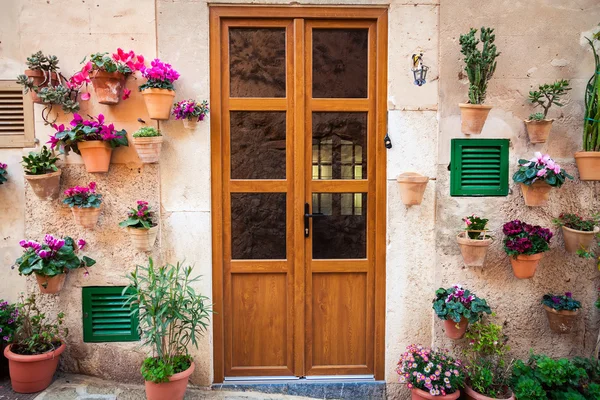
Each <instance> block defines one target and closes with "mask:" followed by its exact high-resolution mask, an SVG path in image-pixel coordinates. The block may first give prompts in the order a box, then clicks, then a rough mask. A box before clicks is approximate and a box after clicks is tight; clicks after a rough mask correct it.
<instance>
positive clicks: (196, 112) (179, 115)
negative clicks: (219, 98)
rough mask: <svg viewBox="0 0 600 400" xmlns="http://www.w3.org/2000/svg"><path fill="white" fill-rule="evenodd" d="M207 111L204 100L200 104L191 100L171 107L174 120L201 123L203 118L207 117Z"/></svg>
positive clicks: (179, 102) (182, 101)
mask: <svg viewBox="0 0 600 400" xmlns="http://www.w3.org/2000/svg"><path fill="white" fill-rule="evenodd" d="M208 111H209V109H208V101H206V100H204V101H202V103H198V102H196V101H195V100H192V99H190V100H181V101H178V102H177V103H175V105H174V106H173V116H174V117H175V119H184V120H185V119H188V120H193V119H195V120H196V121H203V120H204V117H205V116H206V115H208Z"/></svg>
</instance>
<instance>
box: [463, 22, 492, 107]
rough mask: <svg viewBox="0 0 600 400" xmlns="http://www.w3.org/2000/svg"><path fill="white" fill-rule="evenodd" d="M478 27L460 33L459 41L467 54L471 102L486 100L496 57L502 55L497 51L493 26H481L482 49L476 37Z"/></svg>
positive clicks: (476, 102) (466, 61)
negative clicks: (462, 33)
mask: <svg viewBox="0 0 600 400" xmlns="http://www.w3.org/2000/svg"><path fill="white" fill-rule="evenodd" d="M476 33H477V29H474V28H471V30H470V31H469V33H467V34H465V35H460V40H459V43H460V45H461V46H462V49H461V53H462V54H463V55H464V56H465V59H464V61H465V64H466V65H465V71H466V72H467V77H468V78H469V83H470V85H469V103H471V104H482V103H483V102H484V101H485V95H486V92H487V83H488V81H489V80H490V79H491V78H492V76H493V75H494V72H495V71H496V58H497V57H498V56H499V55H500V53H498V52H497V51H496V45H495V44H494V40H495V39H496V35H494V29H493V28H485V27H482V28H481V34H480V39H481V43H483V48H482V50H479V48H478V45H479V42H480V40H479V39H477V38H476V37H475V34H476Z"/></svg>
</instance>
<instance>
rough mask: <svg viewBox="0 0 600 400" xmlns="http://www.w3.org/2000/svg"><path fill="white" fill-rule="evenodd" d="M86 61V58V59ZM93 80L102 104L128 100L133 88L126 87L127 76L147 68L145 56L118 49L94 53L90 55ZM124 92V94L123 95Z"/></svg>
mask: <svg viewBox="0 0 600 400" xmlns="http://www.w3.org/2000/svg"><path fill="white" fill-rule="evenodd" d="M84 61H85V60H84ZM89 64H90V65H91V69H92V71H91V80H92V84H93V85H94V91H95V92H96V96H97V97H98V102H99V103H100V104H109V105H112V104H117V103H118V102H119V100H120V99H121V97H122V99H123V100H127V99H128V98H129V95H130V94H131V90H129V89H127V88H126V87H125V80H126V79H127V77H128V76H129V75H131V74H133V73H135V72H136V71H141V70H143V69H144V68H145V65H144V56H143V55H141V54H137V55H136V54H135V53H134V52H133V50H130V51H128V52H126V51H123V49H121V48H119V49H117V52H116V53H113V54H112V55H109V54H108V53H94V54H92V55H91V56H90V61H89ZM121 94H122V95H121Z"/></svg>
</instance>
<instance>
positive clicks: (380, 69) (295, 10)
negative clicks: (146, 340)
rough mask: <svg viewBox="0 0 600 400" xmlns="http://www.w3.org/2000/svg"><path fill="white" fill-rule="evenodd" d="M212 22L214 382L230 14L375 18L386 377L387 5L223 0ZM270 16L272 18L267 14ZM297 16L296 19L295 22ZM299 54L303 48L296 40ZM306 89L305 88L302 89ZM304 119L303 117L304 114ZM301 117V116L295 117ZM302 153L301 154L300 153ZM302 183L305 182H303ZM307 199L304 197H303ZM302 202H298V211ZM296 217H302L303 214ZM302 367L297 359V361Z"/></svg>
mask: <svg viewBox="0 0 600 400" xmlns="http://www.w3.org/2000/svg"><path fill="white" fill-rule="evenodd" d="M209 12H210V16H209V23H210V104H211V118H210V132H211V133H210V134H211V139H210V146H211V223H212V289H213V293H212V297H213V303H214V311H215V314H213V367H214V376H213V382H214V383H222V382H223V381H224V378H225V376H224V374H225V330H224V318H223V305H224V293H223V292H224V290H223V283H224V281H223V248H224V246H223V236H224V235H223V209H222V204H223V175H222V171H223V169H222V162H223V158H222V148H223V143H222V139H223V138H222V136H223V135H222V125H221V122H222V110H221V90H220V89H221V85H222V82H221V62H220V61H221V46H220V43H221V31H222V23H223V21H224V20H227V19H229V18H253V19H257V20H258V19H273V18H307V19H342V20H372V21H374V22H376V36H377V48H376V58H377V62H376V64H377V68H376V72H375V74H376V78H375V86H376V93H377V98H376V112H375V116H376V117H375V118H376V128H375V129H376V137H377V138H378V140H379V139H380V140H381V141H380V142H379V143H376V146H375V156H376V162H375V165H376V170H377V174H376V183H375V184H376V190H375V197H376V199H375V202H376V216H375V232H376V240H375V298H374V300H375V305H374V314H375V321H374V338H373V343H374V375H375V379H376V380H383V379H384V378H385V300H386V290H385V289H386V268H385V266H386V260H385V259H386V207H387V199H386V195H387V193H386V183H387V179H386V177H387V175H386V165H387V152H386V149H385V147H384V145H383V138H384V136H385V134H386V131H387V62H388V53H387V47H388V44H387V43H388V42H387V32H388V21H387V14H388V7H387V6H382V7H377V6H375V7H373V6H371V7H359V6H356V7H353V6H335V7H315V6H240V5H235V6H234V5H232V6H227V5H219V6H210V7H209ZM267 16H268V17H267ZM296 22H297V21H295V22H294V23H296ZM294 52H295V54H296V56H302V55H303V52H304V49H303V47H302V46H301V45H296V44H294ZM297 92H302V93H297ZM295 101H296V102H297V103H299V104H301V105H302V104H304V92H303V91H296V93H295ZM296 114H302V115H301V116H300V119H303V118H304V115H303V113H296ZM296 118H298V117H296ZM297 157H302V156H301V155H300V154H298V153H296V154H295V158H297ZM298 183H300V182H298ZM301 200H302V203H303V202H304V199H301ZM297 208H298V207H296V206H294V210H296V209H297ZM295 218H300V219H301V218H302V216H301V215H298V216H295ZM295 299H296V300H295V303H296V304H299V303H300V304H301V306H302V309H303V310H304V298H303V296H300V295H296V296H295ZM294 346H302V347H303V346H304V326H302V327H297V326H294ZM294 362H295V364H296V366H297V367H298V362H297V360H294Z"/></svg>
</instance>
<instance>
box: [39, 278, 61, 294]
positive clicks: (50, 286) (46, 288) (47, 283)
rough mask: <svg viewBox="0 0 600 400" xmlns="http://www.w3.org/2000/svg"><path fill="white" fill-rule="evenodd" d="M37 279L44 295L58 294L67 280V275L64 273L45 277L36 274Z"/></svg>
mask: <svg viewBox="0 0 600 400" xmlns="http://www.w3.org/2000/svg"><path fill="white" fill-rule="evenodd" d="M35 279H36V281H37V284H38V287H39V289H40V292H42V293H44V294H56V293H58V292H60V291H61V290H62V288H63V286H64V284H65V280H66V279H67V274H66V273H62V274H58V275H54V276H45V275H39V274H37V273H36V274H35Z"/></svg>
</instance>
